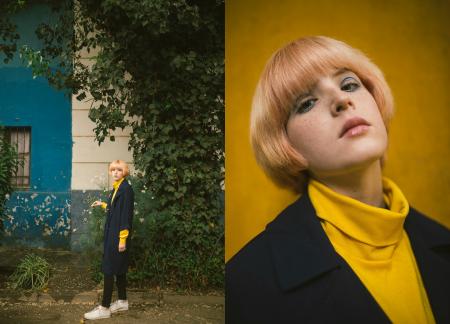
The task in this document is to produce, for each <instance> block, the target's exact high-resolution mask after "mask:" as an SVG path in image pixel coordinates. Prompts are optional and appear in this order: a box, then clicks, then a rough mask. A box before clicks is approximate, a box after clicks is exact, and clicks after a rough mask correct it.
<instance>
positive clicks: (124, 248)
mask: <svg viewBox="0 0 450 324" xmlns="http://www.w3.org/2000/svg"><path fill="white" fill-rule="evenodd" d="M125 250H126V247H125V243H124V244H120V243H119V252H123V251H125Z"/></svg>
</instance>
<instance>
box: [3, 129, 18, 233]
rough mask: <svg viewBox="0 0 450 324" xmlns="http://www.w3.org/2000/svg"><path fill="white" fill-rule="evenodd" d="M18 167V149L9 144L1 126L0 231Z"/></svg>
mask: <svg viewBox="0 0 450 324" xmlns="http://www.w3.org/2000/svg"><path fill="white" fill-rule="evenodd" d="M18 166H19V160H18V156H17V152H16V149H15V148H14V147H13V146H11V144H10V143H9V139H8V138H7V136H6V131H5V128H3V127H1V126H0V229H3V217H4V215H3V214H4V208H5V203H6V199H7V196H8V195H9V194H10V193H11V192H12V191H13V188H12V186H11V177H12V176H13V175H14V174H16V172H17V168H18Z"/></svg>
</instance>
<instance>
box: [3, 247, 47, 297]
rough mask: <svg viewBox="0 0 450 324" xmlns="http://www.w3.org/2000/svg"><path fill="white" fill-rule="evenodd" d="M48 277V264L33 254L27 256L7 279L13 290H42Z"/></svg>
mask: <svg viewBox="0 0 450 324" xmlns="http://www.w3.org/2000/svg"><path fill="white" fill-rule="evenodd" d="M49 277H50V264H49V263H48V262H47V260H45V259H44V258H42V257H40V256H37V255H35V254H33V253H32V254H27V255H26V256H25V257H24V258H23V259H22V260H21V261H20V263H19V265H18V266H17V268H16V270H15V271H14V273H13V274H12V275H11V276H10V277H9V281H10V284H11V286H12V287H13V288H15V289H17V288H22V289H27V290H40V289H42V288H44V287H45V286H46V285H47V283H48V279H49Z"/></svg>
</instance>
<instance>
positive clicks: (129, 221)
mask: <svg viewBox="0 0 450 324" xmlns="http://www.w3.org/2000/svg"><path fill="white" fill-rule="evenodd" d="M113 193H114V190H112V191H111V193H110V195H109V199H108V205H107V207H106V221H105V229H104V239H103V260H102V272H103V273H104V274H107V275H112V274H114V275H118V274H124V273H126V272H127V270H128V263H129V259H130V256H129V254H130V239H131V229H132V225H133V210H134V192H133V188H131V186H130V184H129V183H128V182H127V180H126V179H125V180H124V181H122V183H121V184H120V186H119V188H118V189H117V193H116V196H115V197H114V200H113V202H112V204H111V198H112V195H113ZM124 229H127V230H128V231H129V234H128V237H127V240H126V250H125V251H124V252H119V233H120V231H122V230H124Z"/></svg>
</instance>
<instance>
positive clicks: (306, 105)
mask: <svg viewBox="0 0 450 324" xmlns="http://www.w3.org/2000/svg"><path fill="white" fill-rule="evenodd" d="M316 101H317V99H308V100H305V101H303V102H301V103H300V104H298V106H297V109H296V112H297V113H299V114H301V113H305V112H307V111H310V110H311V108H312V107H314V104H315V103H316Z"/></svg>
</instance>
